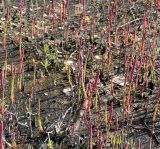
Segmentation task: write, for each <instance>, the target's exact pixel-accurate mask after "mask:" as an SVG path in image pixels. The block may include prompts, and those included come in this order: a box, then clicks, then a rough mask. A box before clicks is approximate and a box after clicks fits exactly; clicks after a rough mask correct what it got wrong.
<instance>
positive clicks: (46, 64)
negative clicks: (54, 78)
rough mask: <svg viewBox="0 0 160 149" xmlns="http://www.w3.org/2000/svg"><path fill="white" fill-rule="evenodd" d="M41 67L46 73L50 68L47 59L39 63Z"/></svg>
mask: <svg viewBox="0 0 160 149" xmlns="http://www.w3.org/2000/svg"><path fill="white" fill-rule="evenodd" d="M41 65H42V66H43V67H44V69H45V72H46V73H48V67H49V66H50V62H49V60H48V59H45V60H43V61H42V62H41Z"/></svg>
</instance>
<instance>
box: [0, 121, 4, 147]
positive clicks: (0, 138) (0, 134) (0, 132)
mask: <svg viewBox="0 0 160 149" xmlns="http://www.w3.org/2000/svg"><path fill="white" fill-rule="evenodd" d="M0 148H1V149H3V121H0Z"/></svg>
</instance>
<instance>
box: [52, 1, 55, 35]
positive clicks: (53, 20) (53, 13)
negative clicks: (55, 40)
mask: <svg viewBox="0 0 160 149" xmlns="http://www.w3.org/2000/svg"><path fill="white" fill-rule="evenodd" d="M54 23H55V11H54V0H52V32H53V31H54Z"/></svg>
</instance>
